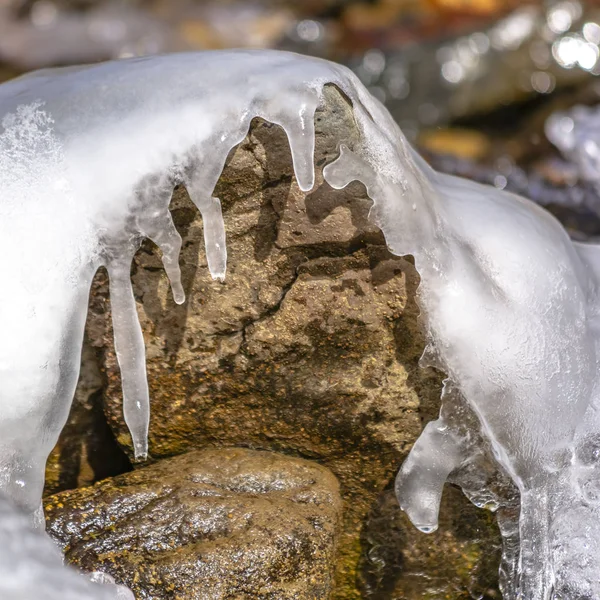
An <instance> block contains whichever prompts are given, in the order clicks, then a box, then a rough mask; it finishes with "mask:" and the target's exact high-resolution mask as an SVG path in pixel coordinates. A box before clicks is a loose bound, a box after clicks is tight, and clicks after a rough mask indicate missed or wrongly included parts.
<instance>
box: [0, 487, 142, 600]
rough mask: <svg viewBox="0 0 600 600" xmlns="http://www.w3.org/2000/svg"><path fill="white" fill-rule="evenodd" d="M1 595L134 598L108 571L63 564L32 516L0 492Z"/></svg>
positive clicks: (18, 599) (26, 599)
mask: <svg viewBox="0 0 600 600" xmlns="http://www.w3.org/2000/svg"><path fill="white" fill-rule="evenodd" d="M0 598H3V599H5V600H134V597H133V594H132V593H131V591H129V590H128V589H127V588H125V587H123V586H118V585H115V582H114V580H113V579H112V577H110V575H106V574H104V573H93V574H91V575H89V576H87V577H86V576H85V575H83V574H80V573H78V572H77V571H75V570H74V569H72V568H70V567H66V566H63V557H62V555H61V552H60V550H59V549H58V547H57V546H55V545H54V543H53V542H52V541H51V540H50V538H49V537H48V536H46V535H45V534H43V533H41V532H39V531H35V530H34V529H33V528H32V526H31V519H30V518H29V517H28V516H27V515H26V514H24V513H22V512H20V511H19V510H17V509H16V508H15V507H14V506H13V505H12V504H11V503H10V502H9V501H8V500H7V499H6V498H5V497H4V496H0Z"/></svg>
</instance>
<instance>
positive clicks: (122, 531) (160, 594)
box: [45, 448, 341, 600]
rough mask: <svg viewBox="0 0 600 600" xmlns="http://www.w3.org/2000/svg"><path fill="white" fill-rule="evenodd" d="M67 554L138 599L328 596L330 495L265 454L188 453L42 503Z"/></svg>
mask: <svg viewBox="0 0 600 600" xmlns="http://www.w3.org/2000/svg"><path fill="white" fill-rule="evenodd" d="M45 508H46V519H47V531H48V533H49V534H50V535H51V536H52V537H53V538H54V539H55V540H56V541H57V542H58V543H59V544H60V545H61V546H62V547H63V549H64V551H65V555H66V557H67V560H68V561H69V562H71V563H73V564H75V565H77V566H79V567H81V568H83V569H84V570H86V571H93V570H101V571H104V572H107V573H110V574H111V575H112V576H113V577H115V579H116V580H117V581H119V582H121V583H125V584H127V585H128V586H130V587H131V589H132V590H133V592H134V593H135V595H136V598H137V599H138V600H144V599H152V600H163V599H164V600H167V599H168V600H177V599H181V600H183V599H185V600H195V599H197V600H208V599H210V600H218V599H221V598H223V599H224V598H239V599H248V600H250V599H253V600H254V599H261V598H263V599H267V598H277V599H281V600H284V599H286V598H289V599H294V600H302V599H306V600H309V599H310V600H318V599H325V598H329V594H330V590H331V587H332V579H333V568H332V565H333V564H334V553H335V546H336V540H337V537H338V535H339V522H340V513H341V498H340V496H339V485H338V482H337V481H336V479H335V477H334V476H333V475H332V473H331V472H330V471H329V470H328V469H325V468H324V467H321V466H319V465H316V464H314V463H311V462H308V461H305V460H301V459H296V458H290V457H285V456H281V455H277V454H273V453H269V452H257V451H253V450H245V449H235V448H229V449H219V450H215V449H212V450H204V451H201V452H191V453H189V454H186V455H183V456H179V457H176V458H173V459H170V460H165V461H161V462H160V463H158V464H156V465H152V466H150V467H146V468H144V469H139V470H137V471H135V472H133V473H128V474H125V475H121V476H119V477H116V478H114V479H110V480H106V481H104V482H101V483H99V484H97V485H95V486H93V487H90V488H82V489H79V490H75V491H70V492H63V493H60V494H57V495H55V496H52V497H50V498H48V499H47V501H46V507H45Z"/></svg>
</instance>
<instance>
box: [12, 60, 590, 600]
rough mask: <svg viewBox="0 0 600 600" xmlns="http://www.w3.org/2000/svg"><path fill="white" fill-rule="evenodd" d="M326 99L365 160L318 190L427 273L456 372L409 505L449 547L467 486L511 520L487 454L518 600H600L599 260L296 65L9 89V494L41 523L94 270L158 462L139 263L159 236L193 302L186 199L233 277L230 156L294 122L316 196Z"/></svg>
mask: <svg viewBox="0 0 600 600" xmlns="http://www.w3.org/2000/svg"><path fill="white" fill-rule="evenodd" d="M325 84H333V85H335V86H337V87H338V88H339V89H340V90H341V91H342V92H343V93H344V94H345V95H346V96H347V98H348V99H349V101H350V102H351V104H352V106H353V109H354V115H355V120H356V124H357V127H358V129H359V132H360V142H359V143H358V144H356V145H355V146H354V147H353V148H347V147H345V146H341V147H340V151H339V157H338V158H337V159H336V160H335V161H333V162H332V163H330V164H329V165H327V166H326V167H325V168H324V170H323V174H324V177H325V179H326V181H327V182H328V183H329V184H330V185H331V186H333V187H335V188H343V187H344V186H346V185H347V184H348V183H350V182H351V181H353V180H359V181H361V182H362V183H363V184H364V185H365V186H366V189H367V192H368V194H369V196H370V198H371V199H372V201H373V207H372V210H371V218H372V219H373V221H374V222H375V223H376V224H377V225H378V226H379V227H380V228H381V229H382V231H383V233H384V235H385V238H386V241H387V244H388V246H389V248H390V250H391V251H392V252H393V253H395V254H397V255H405V254H412V255H413V256H414V258H415V264H416V267H417V269H418V271H419V273H420V275H421V281H422V283H421V287H420V291H419V295H420V303H421V306H422V309H423V316H424V322H425V324H426V327H427V332H428V334H429V345H428V348H427V351H426V354H425V355H424V361H425V362H429V363H432V364H435V365H436V366H438V367H440V368H442V369H443V370H444V371H445V372H446V373H447V375H448V379H447V381H446V385H445V388H444V394H443V406H442V412H441V414H440V418H439V419H438V420H437V421H435V422H434V423H431V424H428V425H427V427H426V428H425V430H424V432H423V434H422V436H421V437H420V438H419V440H417V443H416V444H415V446H414V448H413V450H412V452H411V454H410V455H409V457H408V459H407V461H406V463H405V464H404V466H403V467H402V469H401V471H400V473H399V476H398V482H397V491H398V495H399V499H400V502H401V505H402V507H403V508H404V509H405V510H406V512H407V513H408V515H409V517H410V518H411V520H412V521H413V522H414V523H415V524H416V525H417V526H418V527H419V528H421V529H422V530H423V531H431V530H433V529H434V528H435V527H436V526H437V513H438V509H439V501H440V496H441V493H442V488H443V485H444V482H445V481H446V479H447V478H448V477H452V478H453V479H454V480H456V473H457V472H459V471H461V470H462V471H465V472H468V473H469V475H468V477H463V478H462V480H461V481H462V485H463V487H464V488H465V491H466V493H467V494H468V495H469V496H470V497H471V498H472V499H473V501H475V502H476V503H477V504H480V505H486V504H488V505H489V504H494V503H495V504H498V501H497V499H495V496H494V494H495V492H493V490H489V489H488V488H486V487H485V485H483V486H479V487H477V485H476V483H475V482H476V480H477V477H476V473H477V469H479V468H481V467H482V465H483V464H484V463H485V461H483V460H480V459H481V457H482V456H484V455H486V456H489V457H491V460H493V461H495V463H496V464H497V466H498V468H499V469H500V470H501V471H502V472H503V473H505V474H507V477H506V481H507V482H508V484H510V482H511V481H512V484H513V485H514V486H516V488H517V489H518V492H519V494H520V501H521V514H520V517H519V518H518V520H515V519H512V520H511V519H510V518H506V519H505V520H503V521H502V522H501V525H502V530H503V533H504V535H505V538H506V540H507V543H506V546H505V560H504V564H503V572H504V573H505V576H504V581H505V585H504V593H505V596H506V597H507V598H525V599H527V600H543V599H546V598H550V597H551V595H552V594H554V598H557V599H558V598H573V599H575V598H581V597H585V598H600V583H599V580H598V578H597V577H596V575H594V573H597V572H598V570H599V569H598V568H597V566H598V565H597V562H596V561H599V560H600V558H599V557H600V532H598V533H599V535H597V534H596V530H597V529H600V528H598V527H597V526H596V525H595V523H597V516H598V514H597V513H599V512H600V484H598V483H597V482H598V477H597V475H596V474H597V471H599V470H600V467H597V459H598V456H600V451H598V450H597V447H600V442H598V439H599V438H598V435H599V434H600V422H599V417H597V397H598V389H597V387H598V383H597V382H598V381H599V377H598V374H597V371H598V347H597V346H598V340H600V336H599V332H598V329H599V327H600V321H599V319H600V315H599V294H600V279H599V276H600V248H598V247H596V246H582V245H578V244H574V243H572V242H571V240H570V239H569V237H568V236H567V235H566V233H565V231H564V230H563V228H562V227H561V226H560V225H559V223H558V222H557V221H556V220H555V219H554V218H553V217H551V216H550V215H549V214H548V213H546V212H545V211H544V210H542V209H540V208H538V207H536V206H535V205H533V204H532V203H531V202H529V201H527V200H524V199H522V198H519V197H517V196H514V195H511V194H509V193H505V192H502V191H499V190H497V189H495V188H490V187H485V186H481V185H478V184H475V183H471V182H468V181H465V180H461V179H458V178H454V177H451V176H447V175H442V174H439V173H436V172H435V171H433V170H432V169H431V168H429V167H428V166H427V165H426V164H425V162H424V161H423V160H422V159H421V158H420V157H419V156H418V155H417V154H416V153H415V152H414V151H413V149H412V148H411V147H410V145H409V144H408V143H407V142H406V140H405V138H404V136H403V134H402V133H401V131H400V130H399V128H398V126H397V125H396V124H395V123H394V121H393V120H392V118H391V117H390V115H389V114H388V113H387V111H386V110H385V109H384V108H383V106H382V105H381V104H380V103H378V102H377V101H376V100H375V99H374V98H372V97H371V96H370V95H369V93H368V92H367V91H366V90H365V88H364V87H363V86H362V85H361V84H360V82H359V81H358V80H357V79H356V77H355V76H354V75H353V74H352V73H351V72H350V71H348V70H347V69H345V68H343V67H341V66H339V65H335V64H333V63H329V62H326V61H322V60H318V59H309V58H304V57H300V56H297V55H294V54H289V53H282V52H267V51H262V52H261V51H252V52H246V51H227V52H211V53H204V54H182V55H171V56H162V57H154V58H144V59H133V60H124V61H119V62H113V63H105V64H100V65H94V66H85V67H77V68H67V69H58V70H50V71H40V72H37V73H33V74H32V75H29V76H26V77H22V78H20V79H17V80H14V81H13V82H9V83H7V84H4V85H2V86H0V114H2V115H5V116H4V120H3V129H2V131H1V132H0V256H2V261H1V262H0V276H1V277H2V280H3V281H4V282H5V285H4V286H3V288H2V290H1V291H0V309H1V312H0V331H1V332H2V334H3V338H2V343H1V344H0V374H1V377H2V386H1V387H0V414H1V415H2V419H1V420H0V456H1V457H2V461H3V462H2V464H1V465H0V476H1V477H2V479H1V481H0V486H1V488H2V489H3V490H5V491H6V492H8V493H9V494H10V496H11V497H12V498H13V499H14V500H15V501H16V502H18V503H19V504H20V505H21V506H22V507H24V508H25V509H26V510H27V511H29V512H30V513H36V511H38V515H39V509H38V506H39V500H40V495H41V488H42V483H43V467H44V462H45V459H46V456H47V454H48V452H49V451H50V449H51V448H52V446H53V445H54V443H55V441H56V439H57V436H58V434H59V431H60V429H61V428H62V426H63V424H64V422H65V420H66V417H67V413H68V410H69V404H70V402H71V398H72V396H73V391H74V386H75V383H76V380H77V373H78V368H79V358H80V352H81V342H82V337H83V324H84V320H85V313H86V309H87V297H88V293H89V287H90V283H91V279H92V276H93V274H94V272H95V270H96V269H97V268H98V267H99V266H100V265H105V266H106V267H107V269H108V272H109V276H110V293H111V303H112V311H113V319H114V325H115V327H114V329H115V344H116V350H117V358H118V361H119V365H120V367H121V373H122V379H123V395H124V403H123V404H124V412H125V420H126V422H127V424H128V426H129V428H130V430H131V433H132V437H133V442H134V448H135V452H136V455H137V456H138V457H143V456H145V454H146V452H147V429H148V419H149V410H148V407H149V399H148V385H147V381H146V373H145V358H144V344H143V338H142V332H141V328H140V325H139V321H138V318H137V314H136V307H135V301H134V297H133V292H132V288H131V283H130V277H129V272H130V265H131V260H132V257H133V255H134V253H135V252H136V250H137V249H138V248H139V245H140V243H141V240H142V239H143V238H144V237H148V238H150V239H152V240H154V241H155V242H156V244H157V245H158V246H159V247H160V249H161V250H162V253H163V263H164V266H165V269H166V271H167V273H168V275H169V278H170V280H171V284H172V289H173V296H174V300H175V301H177V302H182V301H183V300H184V296H183V290H182V287H181V282H180V274H179V267H178V254H179V249H180V246H181V240H180V238H179V235H178V233H177V231H176V230H175V228H174V226H173V223H172V221H171V217H170V214H169V210H168V206H169V201H170V196H171V191H172V189H173V186H174V185H175V184H176V183H183V184H184V185H185V186H186V188H187V190H188V192H189V194H190V197H191V198H192V200H193V201H194V203H195V204H196V206H197V207H198V209H199V210H200V211H201V213H202V216H203V219H204V238H205V244H206V251H207V260H208V268H209V269H210V272H211V273H212V275H213V277H215V278H219V279H222V278H223V277H224V276H225V272H226V260H227V253H226V244H225V230H224V225H223V218H222V214H221V205H220V202H219V200H218V199H217V198H215V197H214V196H213V193H214V188H215V184H216V182H217V179H218V177H219V175H220V173H221V170H222V168H223V166H224V163H225V160H226V157H227V155H228V153H229V151H230V150H231V149H232V148H233V147H234V146H235V145H237V144H238V143H239V142H241V141H242V140H243V138H244V137H245V135H246V134H247V132H248V129H249V126H250V122H251V120H252V119H253V118H254V117H262V118H264V119H266V120H268V121H270V122H272V123H276V124H279V125H281V127H282V128H283V129H284V130H285V131H286V133H287V135H288V138H289V142H290V146H291V151H292V159H293V166H294V170H295V173H296V178H297V182H298V185H299V187H300V188H301V189H302V190H305V191H307V190H310V189H311V188H312V186H313V185H314V181H315V178H314V166H313V151H314V144H315V140H314V124H313V118H314V113H315V110H316V108H317V107H318V105H319V103H320V102H321V101H322V89H323V86H324V85H325ZM461 403H462V404H461ZM486 453H487V454H486ZM486 460H487V459H486ZM508 484H507V485H508ZM517 539H520V546H517V545H516V542H515V540H517Z"/></svg>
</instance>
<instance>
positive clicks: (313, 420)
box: [88, 87, 466, 599]
mask: <svg viewBox="0 0 600 600" xmlns="http://www.w3.org/2000/svg"><path fill="white" fill-rule="evenodd" d="M316 130H317V138H316V139H317V147H316V164H317V165H318V167H322V166H323V165H324V164H327V163H328V162H330V161H331V160H333V158H334V157H335V156H336V155H337V148H338V143H339V142H343V143H345V144H346V145H348V146H349V147H352V146H353V145H354V144H356V142H357V139H358V132H357V129H356V126H355V124H354V119H353V115H352V112H351V109H350V106H349V105H348V103H347V102H346V100H345V99H344V98H343V97H342V95H341V94H340V93H338V92H337V90H336V89H335V88H333V87H329V88H327V92H326V108H325V109H324V110H323V111H321V112H318V113H317V117H316ZM291 164H292V161H291V156H290V152H289V147H288V142H287V138H286V137H285V134H284V133H283V131H282V130H281V129H280V128H279V127H277V126H273V125H270V124H267V123H264V122H262V121H259V120H256V121H255V122H254V124H253V127H252V130H251V132H250V134H249V136H248V137H247V138H246V140H245V141H244V142H243V143H242V144H241V145H240V146H239V147H238V148H236V149H235V150H234V151H232V153H231V155H230V157H229V160H228V163H227V166H226V168H225V170H224V172H223V175H222V177H221V180H220V182H219V184H218V189H217V195H218V196H219V197H220V198H221V201H222V204H223V208H224V218H225V226H226V230H227V235H228V241H227V244H228V253H229V265H228V272H227V279H226V281H225V283H220V282H216V281H213V280H212V279H211V278H210V275H209V274H208V270H207V267H206V256H205V252H204V248H203V244H202V242H201V240H202V220H201V217H200V215H199V214H198V212H197V211H196V209H195V208H194V207H193V206H192V204H191V202H190V201H189V198H188V197H187V194H186V192H185V190H184V189H183V188H178V189H177V190H176V192H175V195H174V199H173V202H172V212H173V215H174V220H175V223H176V225H177V227H178V228H179V230H180V232H181V234H182V236H183V238H184V247H183V251H182V257H181V265H182V273H183V282H184V287H185V289H186V292H187V294H188V301H187V303H186V304H185V305H182V306H177V305H175V304H174V302H173V300H172V297H171V293H170V290H169V285H168V282H167V279H166V276H165V274H164V272H163V270H162V267H161V261H160V257H159V255H158V253H157V252H156V250H155V248H154V247H152V245H151V244H149V243H148V244H146V245H144V246H143V248H142V249H141V251H140V252H139V253H138V255H137V256H136V259H135V263H134V267H133V270H132V278H133V282H134V290H135V294H136V297H137V300H138V311H139V314H140V319H141V322H142V327H143V330H144V336H145V340H146V348H147V359H148V376H149V383H150V390H151V398H152V400H151V406H152V416H151V423H150V455H151V459H161V458H165V457H169V456H173V455H177V454H181V453H184V452H187V451H189V450H191V449H194V448H204V447H207V446H246V447H252V448H257V449H267V450H274V451H278V452H283V453H286V454H290V455H295V456H302V457H306V458H311V459H313V460H316V461H318V462H320V463H321V464H323V465H325V466H327V467H328V468H329V469H331V470H332V471H333V473H334V474H335V475H336V476H337V478H338V479H339V480H340V482H341V486H342V496H343V498H344V501H345V510H344V523H343V531H342V537H341V540H340V545H339V558H338V562H337V567H336V568H337V572H336V588H335V591H334V595H333V597H335V598H344V599H350V598H359V597H360V596H361V591H360V585H362V584H360V580H361V577H360V570H361V568H362V567H361V565H363V564H365V563H364V556H365V552H366V551H367V550H368V544H366V543H365V542H364V539H365V538H364V536H363V537H362V538H361V535H362V534H363V533H364V532H365V531H366V527H367V524H366V521H367V518H368V516H369V515H370V514H371V511H372V510H373V506H375V505H376V504H377V502H378V501H379V500H378V499H379V498H380V496H381V494H382V493H384V491H385V490H386V489H388V488H389V487H390V485H391V482H392V480H393V478H394V476H395V473H396V471H397V469H398V467H399V465H400V464H401V462H402V460H403V458H404V456H405V454H406V452H407V451H408V450H409V448H410V445H411V444H412V442H413V441H414V440H415V439H416V438H417V436H418V434H419V432H420V429H421V424H422V421H423V420H425V421H427V420H430V419H431V418H433V417H434V415H435V413H436V411H437V407H438V406H439V400H438V399H439V393H440V389H441V376H440V375H439V374H437V373H435V372H433V371H432V370H424V371H423V370H420V369H418V368H417V361H418V358H419V356H420V354H421V353H422V349H423V345H424V343H423V338H422V336H421V335H420V333H419V327H418V324H417V316H418V308H417V306H416V303H415V299H414V296H415V290H416V288H417V286H418V282H419V278H418V275H417V273H416V272H415V270H414V267H413V265H412V263H411V261H410V259H404V258H399V257H395V256H392V255H391V254H390V253H389V252H388V251H387V249H386V247H385V243H384V240H383V238H382V235H381V233H380V232H379V231H378V230H377V229H376V228H374V226H373V225H372V224H370V223H369V221H368V212H369V208H370V205H371V201H370V200H369V199H368V197H367V196H366V193H365V190H364V188H363V186H362V185H361V184H358V183H353V184H351V185H350V186H348V188H346V189H345V190H343V191H335V190H333V189H332V188H330V187H329V186H328V185H327V184H326V183H324V182H323V178H322V176H321V173H320V169H318V172H317V183H316V186H315V189H314V191H312V192H310V193H308V194H303V193H302V192H301V191H300V190H299V188H298V186H297V184H296V181H295V179H294V177H293V173H292V167H291ZM108 316H109V305H108V301H107V293H106V281H105V277H104V275H102V274H101V275H100V276H99V277H98V278H97V279H96V282H95V284H94V289H93V293H92V306H91V315H90V327H89V329H88V331H89V332H90V333H89V335H90V339H91V342H92V344H93V345H94V346H95V347H96V348H98V350H99V351H100V353H101V354H102V355H103V364H102V368H103V370H104V372H105V374H106V378H107V381H108V385H107V389H106V393H105V412H106V415H107V418H108V419H109V422H110V424H111V426H112V428H113V430H114V431H115V434H116V436H117V439H118V441H119V442H120V443H121V444H122V445H123V446H124V447H125V448H126V449H129V450H130V438H129V434H128V432H127V429H126V427H125V424H124V422H123V417H122V411H121V386H120V375H119V371H118V368H117V365H116V359H115V354H114V347H113V342H112V331H111V327H110V319H109V318H108ZM463 502H464V503H466V500H464V501H463ZM419 539H422V540H423V542H422V543H423V544H424V546H427V544H429V543H430V539H429V538H427V537H425V536H423V537H422V538H419ZM361 557H362V558H361ZM460 589H463V588H460ZM457 597H458V596H457Z"/></svg>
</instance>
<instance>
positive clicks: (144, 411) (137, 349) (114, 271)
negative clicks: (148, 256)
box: [107, 254, 150, 460]
mask: <svg viewBox="0 0 600 600" xmlns="http://www.w3.org/2000/svg"><path fill="white" fill-rule="evenodd" d="M131 260H132V256H131V255H127V254H125V255H124V256H119V257H117V258H114V259H113V260H111V261H110V262H109V263H108V265H107V269H108V275H109V279H110V304H111V310H112V320H113V329H114V337H115V351H116V354H117V361H118V363H119V368H120V370H121V381H122V387H123V415H124V417H125V423H126V424H127V427H128V428H129V431H130V432H131V438H132V440H133V449H134V453H135V458H136V459H137V460H143V459H145V458H146V456H147V455H148V425H149V422H150V398H149V393H148V380H147V378H146V352H145V348H144V338H143V336H142V328H141V327H140V322H139V318H138V314H137V309H136V306H135V299H134V297H133V288H132V286H131V277H130V271H131Z"/></svg>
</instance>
